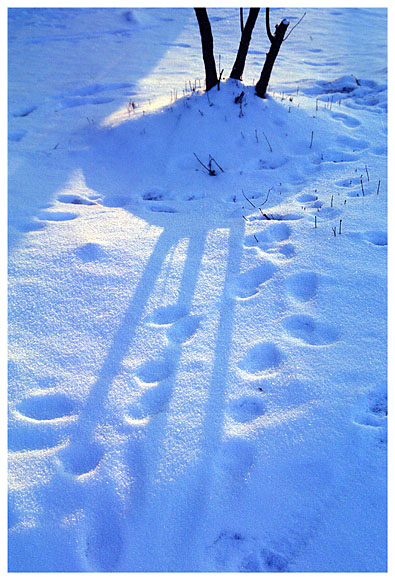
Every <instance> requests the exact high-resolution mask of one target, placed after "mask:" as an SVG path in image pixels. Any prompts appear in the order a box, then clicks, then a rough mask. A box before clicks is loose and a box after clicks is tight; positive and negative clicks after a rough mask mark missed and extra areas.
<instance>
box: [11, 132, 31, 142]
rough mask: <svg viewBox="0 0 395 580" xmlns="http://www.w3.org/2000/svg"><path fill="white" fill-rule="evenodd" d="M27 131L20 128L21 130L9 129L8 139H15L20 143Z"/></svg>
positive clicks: (14, 140)
mask: <svg viewBox="0 0 395 580" xmlns="http://www.w3.org/2000/svg"><path fill="white" fill-rule="evenodd" d="M26 133H27V131H24V130H23V129H20V130H19V131H8V141H13V142H14V143H19V141H22V139H23V138H24V136H25V135H26Z"/></svg>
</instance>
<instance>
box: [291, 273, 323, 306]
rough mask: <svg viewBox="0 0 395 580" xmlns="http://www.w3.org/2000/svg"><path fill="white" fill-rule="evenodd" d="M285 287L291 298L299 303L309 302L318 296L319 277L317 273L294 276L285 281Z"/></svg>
mask: <svg viewBox="0 0 395 580" xmlns="http://www.w3.org/2000/svg"><path fill="white" fill-rule="evenodd" d="M285 287H286V290H287V292H288V294H289V296H292V298H294V299H295V300H298V301H299V302H307V301H308V300H311V299H312V298H315V296H316V294H317V288H318V275H317V274H316V273H315V272H300V273H298V274H293V275H292V276H289V277H288V278H287V279H286V280H285Z"/></svg>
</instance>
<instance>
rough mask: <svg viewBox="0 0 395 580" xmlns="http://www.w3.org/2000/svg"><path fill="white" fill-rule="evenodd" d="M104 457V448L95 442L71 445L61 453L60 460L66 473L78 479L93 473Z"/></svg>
mask: <svg viewBox="0 0 395 580" xmlns="http://www.w3.org/2000/svg"><path fill="white" fill-rule="evenodd" d="M103 455H104V453H103V450H102V448H101V447H100V446H99V445H97V444H96V443H94V442H91V443H87V444H84V443H71V444H70V445H69V446H68V447H66V448H65V449H62V450H61V451H60V452H59V454H58V458H59V460H60V461H61V462H62V464H63V466H64V468H65V470H66V471H68V472H69V473H71V474H72V475H75V476H76V477H80V476H83V475H88V474H90V473H93V472H94V471H95V470H96V469H97V467H98V465H99V463H100V461H101V460H102V458H103Z"/></svg>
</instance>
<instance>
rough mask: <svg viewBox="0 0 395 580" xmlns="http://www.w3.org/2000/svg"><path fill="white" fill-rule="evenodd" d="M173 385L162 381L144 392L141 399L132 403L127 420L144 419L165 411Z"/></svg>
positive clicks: (127, 413)
mask: <svg viewBox="0 0 395 580" xmlns="http://www.w3.org/2000/svg"><path fill="white" fill-rule="evenodd" d="M171 391H172V387H171V385H170V384H168V383H166V384H165V383H161V384H159V385H158V386H156V387H152V388H150V389H148V390H146V391H144V393H143V394H142V396H141V397H140V399H139V400H138V401H137V402H135V403H133V404H131V405H130V406H129V407H128V409H127V412H126V421H127V422H131V423H133V422H135V421H142V420H144V419H146V418H147V417H152V416H154V415H158V414H159V413H161V412H162V411H165V410H166V408H167V405H168V402H169V399H170V396H171Z"/></svg>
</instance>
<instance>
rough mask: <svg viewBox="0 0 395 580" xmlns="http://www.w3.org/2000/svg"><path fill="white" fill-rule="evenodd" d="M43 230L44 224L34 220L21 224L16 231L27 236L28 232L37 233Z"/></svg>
mask: <svg viewBox="0 0 395 580" xmlns="http://www.w3.org/2000/svg"><path fill="white" fill-rule="evenodd" d="M44 228H45V223H43V222H41V221H40V222H39V221H36V220H31V221H28V222H25V223H23V224H21V225H20V226H18V230H19V231H20V232H22V233H24V234H27V233H29V232H39V231H40V230H43V229H44Z"/></svg>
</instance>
